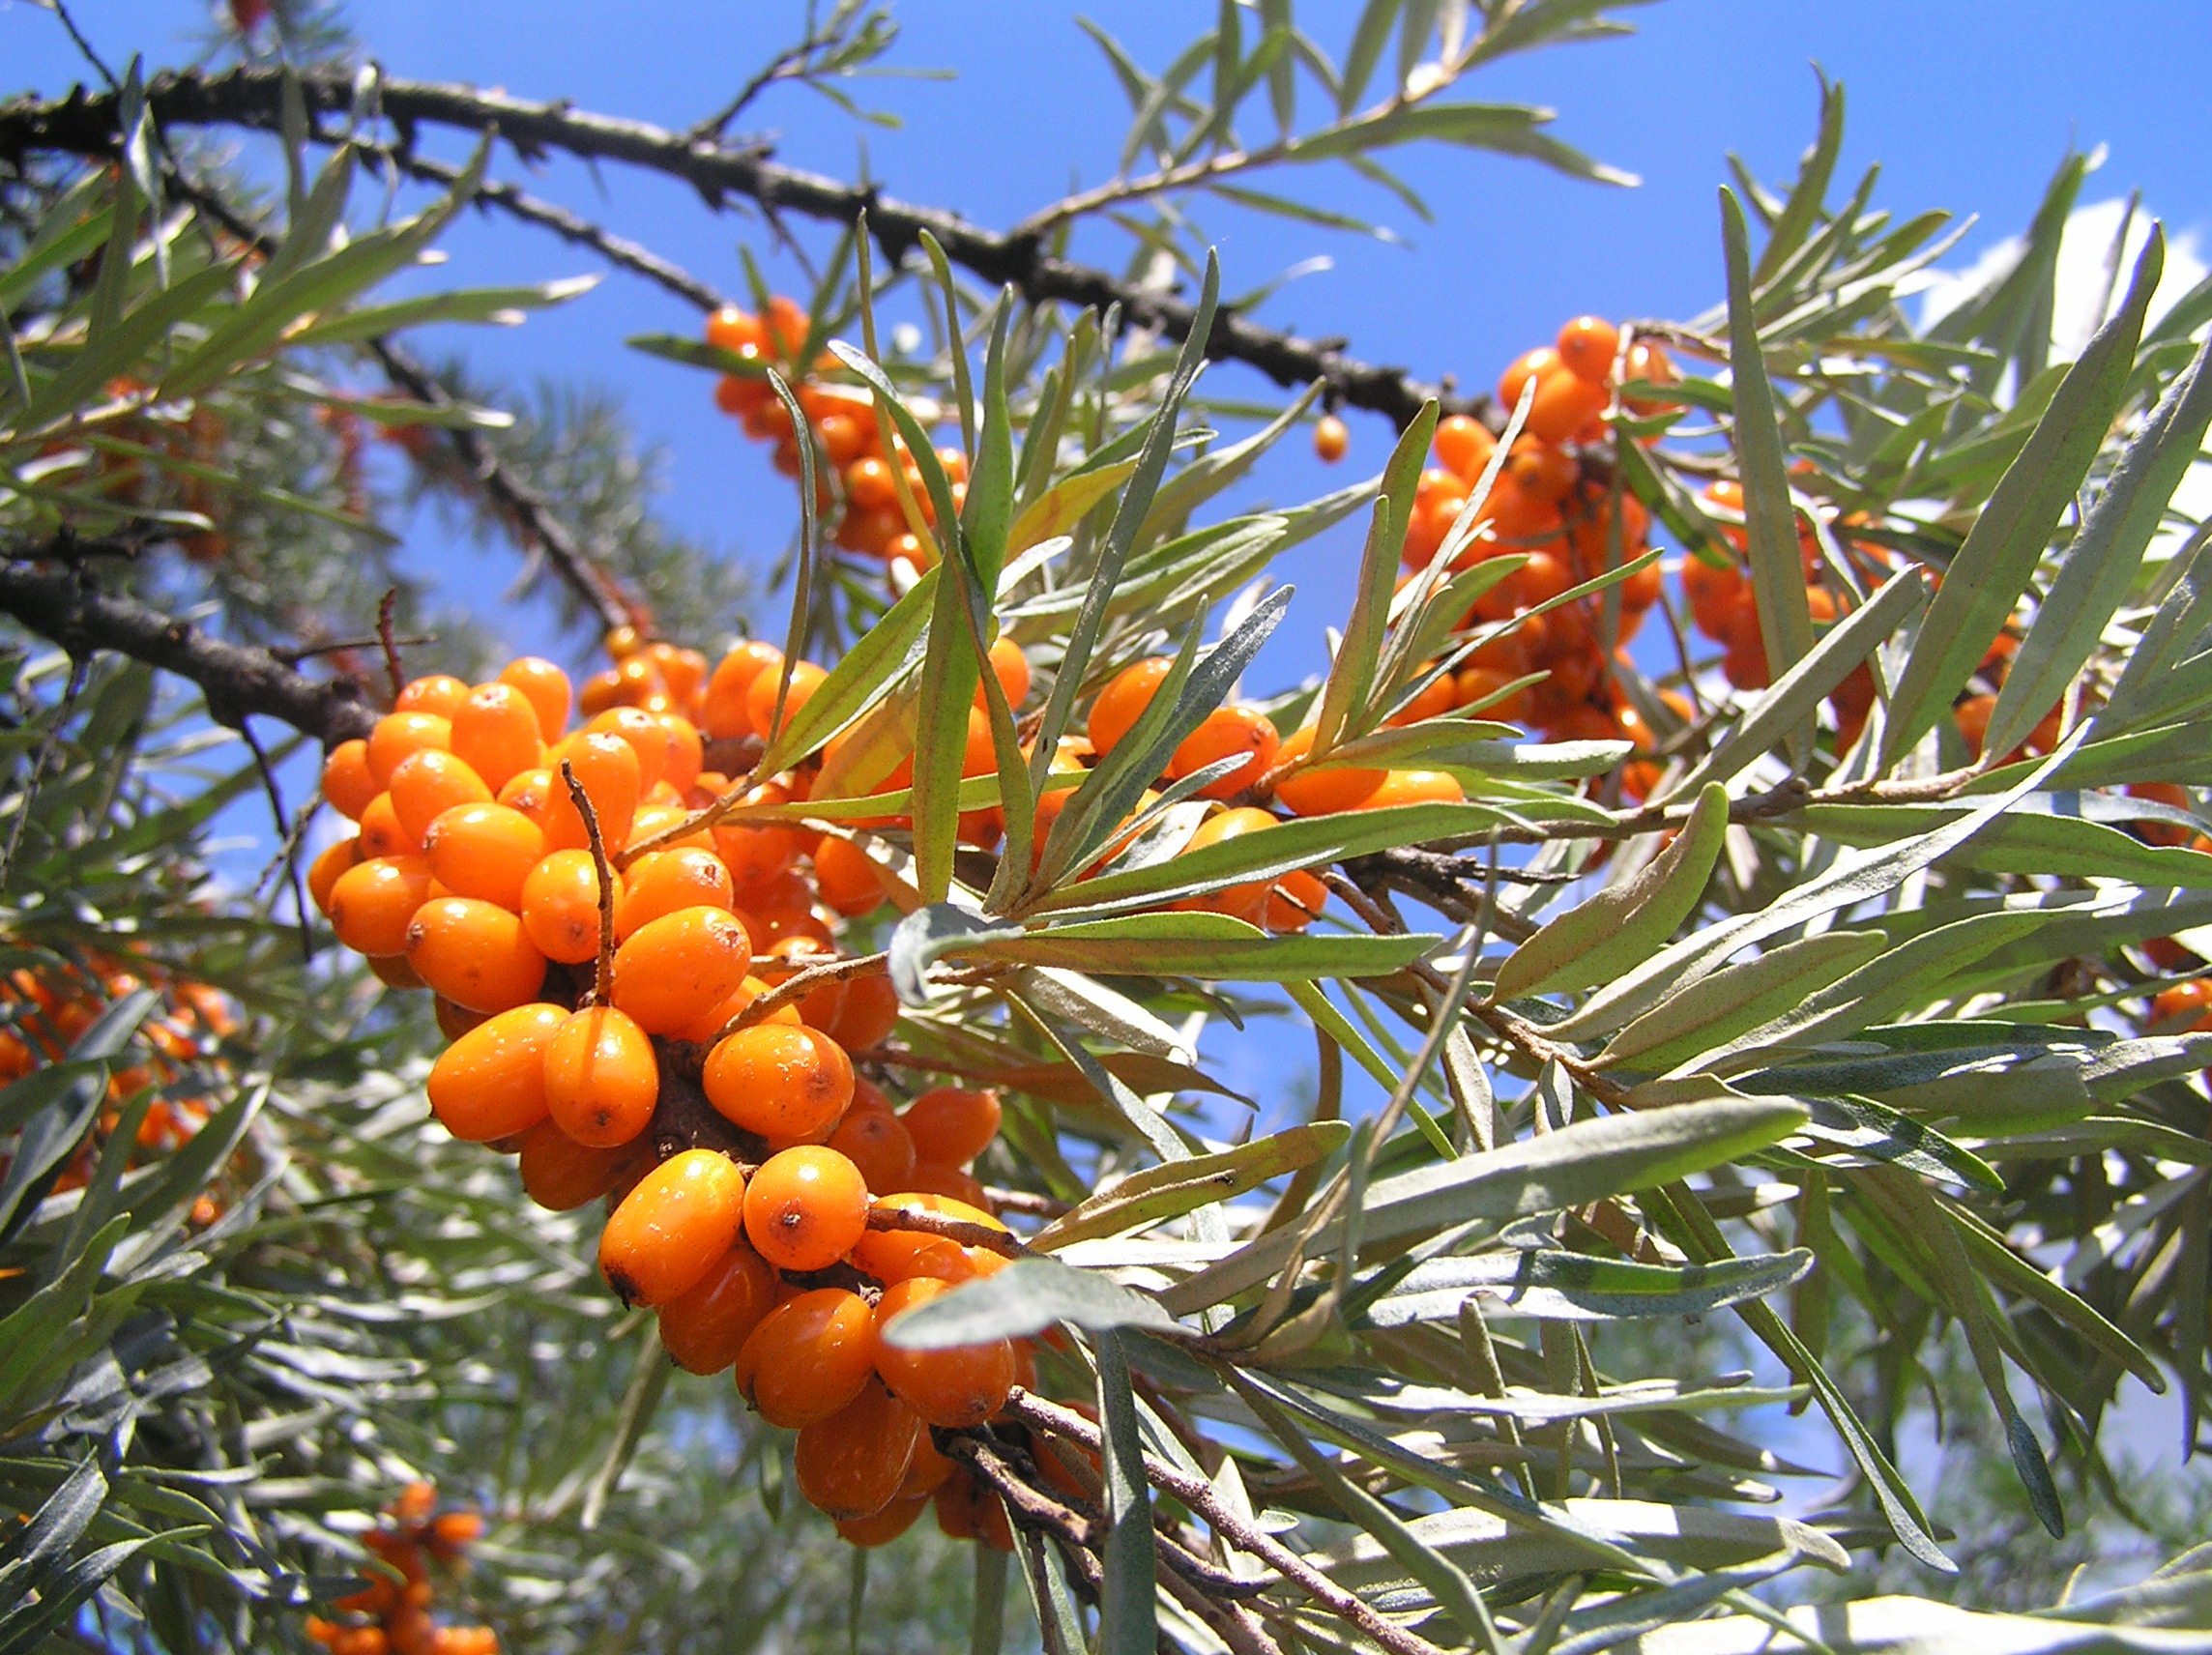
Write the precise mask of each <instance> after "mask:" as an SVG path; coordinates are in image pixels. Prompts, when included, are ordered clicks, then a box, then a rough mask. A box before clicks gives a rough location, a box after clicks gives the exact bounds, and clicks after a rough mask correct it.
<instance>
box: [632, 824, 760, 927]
mask: <svg viewBox="0 0 2212 1655" xmlns="http://www.w3.org/2000/svg"><path fill="white" fill-rule="evenodd" d="M623 883H624V886H625V888H624V891H623V897H622V901H621V902H620V903H619V904H618V905H617V906H616V908H615V939H616V941H618V942H626V941H628V939H629V937H630V935H631V934H632V933H633V932H635V931H636V930H637V928H638V927H639V926H641V925H644V924H646V923H648V922H649V921H652V920H655V919H658V918H660V917H661V916H662V915H669V914H674V913H677V912H678V911H679V910H681V909H685V908H720V909H730V908H733V907H735V906H736V901H737V898H736V892H735V890H734V888H733V886H731V883H730V870H729V869H728V868H726V867H724V866H723V865H722V858H721V857H717V856H716V855H714V853H713V852H712V851H703V850H699V849H697V848H695V847H684V846H679V847H677V848H675V849H673V850H667V851H655V852H652V853H650V854H649V855H646V856H643V857H638V858H637V859H636V860H635V861H633V862H631V863H630V865H629V866H628V867H627V868H626V869H625V870H624V874H623Z"/></svg>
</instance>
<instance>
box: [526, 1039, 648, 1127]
mask: <svg viewBox="0 0 2212 1655" xmlns="http://www.w3.org/2000/svg"><path fill="white" fill-rule="evenodd" d="M544 1088H545V1107H546V1109H547V1110H548V1111H549V1112H550V1113H551V1115H552V1117H553V1119H554V1121H555V1122H556V1123H557V1124H558V1125H559V1126H560V1128H561V1130H562V1131H564V1132H566V1133H567V1134H568V1136H569V1137H571V1138H573V1139H574V1140H575V1141H576V1142H577V1143H579V1144H581V1145H583V1146H584V1147H586V1148H589V1149H613V1148H617V1147H621V1146H622V1145H625V1144H627V1143H629V1142H630V1141H631V1140H632V1139H634V1138H635V1137H636V1136H637V1135H638V1134H639V1133H641V1132H643V1131H644V1130H645V1129H646V1127H647V1126H648V1125H650V1124H651V1123H652V1120H653V1110H654V1106H655V1104H657V1103H658V1102H659V1101H660V1064H659V1061H658V1060H657V1059H655V1056H654V1051H653V1041H652V1040H651V1039H649V1038H648V1037H647V1035H646V1032H645V1031H644V1030H642V1029H640V1028H639V1027H638V1026H637V1025H636V1023H634V1022H633V1021H631V1019H630V1018H629V1017H628V1016H626V1014H625V1013H623V1012H620V1011H617V1010H616V1009H615V1008H614V1007H613V1006H611V1005H587V1006H585V1007H584V1008H583V1009H581V1010H579V1011H576V1012H573V1013H571V1014H570V1016H569V1017H568V1021H567V1022H565V1023H563V1024H562V1025H561V1027H560V1029H559V1030H558V1031H556V1032H555V1033H554V1035H553V1039H552V1041H551V1043H550V1044H548V1045H547V1046H546V1048H545V1080H544Z"/></svg>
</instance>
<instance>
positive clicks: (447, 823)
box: [422, 802, 545, 951]
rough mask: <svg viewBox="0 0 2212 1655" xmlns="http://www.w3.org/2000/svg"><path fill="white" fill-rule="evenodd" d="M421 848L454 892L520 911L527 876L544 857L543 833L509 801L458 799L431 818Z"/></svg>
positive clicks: (435, 875) (435, 872) (438, 877)
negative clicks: (510, 804) (498, 802)
mask: <svg viewBox="0 0 2212 1655" xmlns="http://www.w3.org/2000/svg"><path fill="white" fill-rule="evenodd" d="M422 848H423V853H424V855H425V857H427V858H428V860H429V863H430V873H431V876H432V877H433V878H435V879H436V880H437V882H438V883H439V884H440V885H442V886H445V887H446V888H447V889H448V890H450V891H451V892H452V893H453V894H454V895H455V896H473V897H477V898H480V900H482V901H484V902H490V903H496V904H498V905H499V906H500V907H501V908H504V909H506V910H508V911H509V913H516V914H518V913H520V912H521V911H522V899H523V892H524V889H525V888H526V887H527V886H528V884H529V880H530V875H531V873H532V871H533V870H535V869H536V868H537V867H538V863H539V862H540V861H541V860H542V859H543V858H544V856H545V835H544V833H543V832H542V831H540V830H539V828H538V824H537V823H535V822H533V821H531V820H530V818H529V817H527V816H525V815H523V814H522V812H521V811H519V810H516V809H514V808H512V807H511V806H509V805H505V804H493V803H488V802H478V803H473V804H456V805H454V806H453V807H452V808H451V809H449V810H445V811H442V812H440V813H439V815H438V816H437V817H435V818H434V819H433V820H432V821H431V823H430V827H429V829H428V831H427V832H425V833H424V834H423V836H422ZM533 941H536V939H535V938H533ZM539 948H540V951H542V950H543V944H539Z"/></svg>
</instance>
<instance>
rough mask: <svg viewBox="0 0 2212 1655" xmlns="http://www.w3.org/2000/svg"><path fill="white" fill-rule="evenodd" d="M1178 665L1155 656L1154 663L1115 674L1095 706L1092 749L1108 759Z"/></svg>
mask: <svg viewBox="0 0 2212 1655" xmlns="http://www.w3.org/2000/svg"><path fill="white" fill-rule="evenodd" d="M1174 665H1175V663H1174V662H1173V661H1171V660H1169V659H1168V658H1167V657H1166V656H1165V655H1154V656H1152V657H1151V658H1150V660H1142V661H1138V662H1137V663H1136V664H1135V665H1133V666H1127V667H1123V668H1122V669H1121V672H1119V673H1118V674H1116V675H1115V677H1114V678H1113V680H1112V681H1111V682H1108V684H1107V685H1106V687H1105V688H1104V689H1102V690H1100V691H1099V692H1098V697H1097V699H1096V700H1095V701H1093V702H1091V722H1090V725H1089V727H1088V730H1087V734H1089V736H1090V738H1091V747H1092V748H1093V749H1094V750H1095V751H1096V752H1097V753H1098V754H1099V756H1100V757H1104V756H1105V755H1106V754H1108V753H1110V752H1112V751H1113V750H1114V748H1115V745H1116V744H1117V743H1118V742H1119V741H1120V740H1121V738H1122V737H1124V736H1126V735H1127V734H1128V733H1129V731H1130V730H1131V729H1132V728H1133V727H1134V726H1135V724H1136V722H1137V720H1138V719H1140V718H1142V717H1143V716H1144V715H1145V709H1146V708H1148V707H1150V705H1151V702H1152V697H1153V696H1154V695H1157V694H1158V693H1159V688H1160V685H1161V684H1162V683H1164V682H1166V681H1167V676H1168V673H1169V672H1170V670H1172V668H1173V667H1174Z"/></svg>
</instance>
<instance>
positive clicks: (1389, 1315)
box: [1357, 1248, 1813, 1327]
mask: <svg viewBox="0 0 2212 1655" xmlns="http://www.w3.org/2000/svg"><path fill="white" fill-rule="evenodd" d="M1812 1267H1813V1255H1812V1254H1810V1253H1808V1252H1805V1251H1803V1250H1801V1249H1800V1250H1796V1251H1792V1252H1789V1253H1775V1254H1762V1255H1755V1256H1754V1257H1751V1258H1748V1259H1730V1260H1724V1261H1722V1262H1721V1263H1714V1264H1674V1265H1668V1264H1638V1263H1630V1262H1629V1261H1627V1260H1624V1259H1603V1258H1597V1257H1594V1256H1592V1255H1590V1254H1587V1253H1562V1252H1558V1251H1556V1250H1553V1249H1550V1248H1531V1249H1528V1250H1526V1251H1524V1250H1520V1249H1516V1250H1514V1251H1511V1252H1504V1253H1483V1254H1478V1255H1476V1256H1475V1257H1473V1258H1470V1259H1432V1260H1430V1261H1429V1262H1428V1263H1423V1264H1417V1265H1415V1266H1414V1267H1413V1268H1412V1270H1411V1271H1409V1272H1408V1273H1407V1274H1406V1275H1405V1277H1403V1278H1402V1279H1401V1280H1399V1281H1397V1282H1395V1283H1393V1284H1392V1285H1391V1288H1390V1291H1389V1292H1386V1293H1384V1294H1383V1295H1382V1296H1381V1297H1380V1298H1377V1299H1375V1300H1373V1301H1372V1302H1371V1303H1370V1304H1369V1305H1368V1306H1367V1308H1366V1309H1365V1310H1364V1311H1363V1312H1362V1313H1361V1314H1360V1316H1359V1317H1358V1319H1357V1321H1358V1322H1359V1323H1363V1324H1364V1325H1367V1326H1370V1327H1397V1326H1401V1325H1403V1324H1404V1323H1406V1322H1410V1321H1456V1320H1457V1319H1458V1316H1459V1312H1460V1306H1461V1305H1462V1304H1463V1303H1464V1302H1465V1301H1466V1299H1467V1295H1468V1294H1469V1293H1470V1292H1479V1293H1481V1294H1483V1295H1484V1302H1483V1309H1484V1312H1485V1314H1487V1315H1491V1316H1532V1317H1540V1318H1544V1319H1547V1320H1553V1321H1618V1320H1621V1319H1623V1318H1632V1317H1649V1316H1703V1315H1704V1314H1705V1313H1706V1312H1708V1311H1713V1310H1719V1309H1722V1308H1723V1307H1725V1306H1727V1305H1732V1304H1735V1303H1738V1302H1740V1301H1741V1300H1743V1299H1747V1298H1758V1297H1760V1296H1761V1295H1762V1294H1765V1293H1770V1292H1780V1291H1781V1290H1782V1289H1784V1288H1786V1287H1789V1286H1790V1285H1791V1284H1792V1283H1794V1282H1796V1281H1798V1280H1799V1279H1800V1278H1802V1277H1803V1276H1804V1274H1805V1272H1806V1271H1808V1270H1810V1269H1811V1268H1812Z"/></svg>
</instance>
